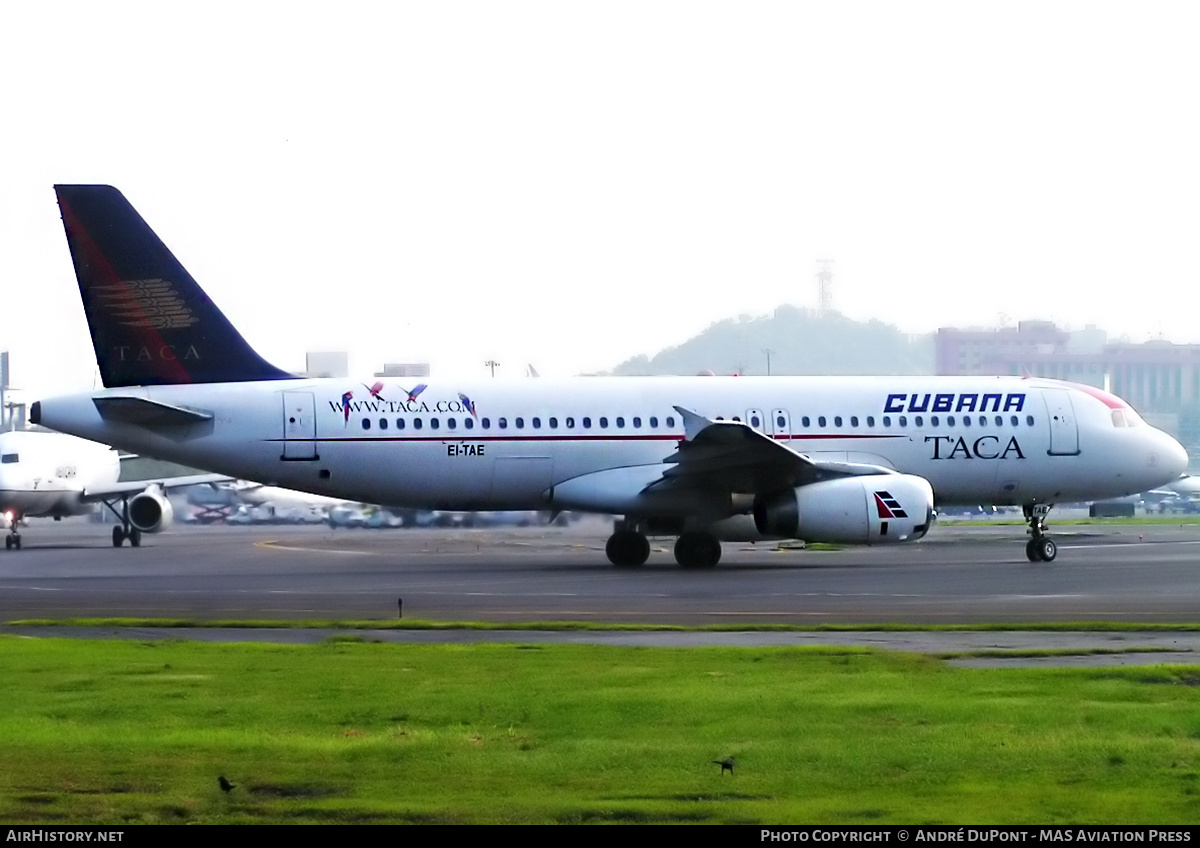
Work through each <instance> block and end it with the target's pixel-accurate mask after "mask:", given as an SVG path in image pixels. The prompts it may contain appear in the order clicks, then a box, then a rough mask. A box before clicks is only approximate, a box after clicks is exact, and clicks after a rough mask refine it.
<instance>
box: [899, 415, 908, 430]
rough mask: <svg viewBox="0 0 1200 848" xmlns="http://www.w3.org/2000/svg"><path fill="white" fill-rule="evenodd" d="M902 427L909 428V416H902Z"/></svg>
mask: <svg viewBox="0 0 1200 848" xmlns="http://www.w3.org/2000/svg"><path fill="white" fill-rule="evenodd" d="M900 426H901V427H907V426H908V416H906V415H901V416H900Z"/></svg>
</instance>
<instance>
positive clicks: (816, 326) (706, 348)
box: [612, 305, 933, 376]
mask: <svg viewBox="0 0 1200 848" xmlns="http://www.w3.org/2000/svg"><path fill="white" fill-rule="evenodd" d="M768 349H769V350H770V351H771V373H772V374H775V375H779V374H835V375H836V374H932V373H933V336H932V335H917V336H913V335H909V334H907V333H902V332H900V330H899V329H897V328H896V327H893V326H892V325H890V324H885V323H883V322H882V321H866V322H863V321H854V320H852V319H850V318H847V317H845V316H844V315H839V314H837V313H832V314H825V315H818V314H816V313H815V312H813V311H811V310H808V309H800V308H798V307H795V306H786V305H785V306H780V307H779V308H777V309H776V310H775V312H774V314H772V315H761V316H750V315H742V316H740V317H738V318H729V319H726V320H724V321H719V322H717V323H716V324H713V325H712V326H711V327H709V328H708V329H706V330H705V331H704V332H702V333H700V334H699V335H698V336H695V337H694V338H691V339H689V340H688V341H686V342H684V343H683V344H681V345H677V346H675V347H669V348H666V349H665V350H662V351H660V352H659V353H657V354H654V355H653V356H652V357H651V356H646V355H641V356H635V357H633V358H632V359H628V360H626V361H625V362H622V363H621V364H620V365H618V366H617V367H616V368H614V369H613V370H612V373H613V374H614V375H617V376H645V375H658V374H684V375H686V374H696V373H698V372H700V371H701V370H703V369H706V368H707V369H711V370H712V371H713V372H714V373H716V374H742V375H754V374H766V373H767V354H766V353H765V351H766V350H768Z"/></svg>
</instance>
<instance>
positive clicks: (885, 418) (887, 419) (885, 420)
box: [883, 415, 892, 427]
mask: <svg viewBox="0 0 1200 848" xmlns="http://www.w3.org/2000/svg"><path fill="white" fill-rule="evenodd" d="M883 426H884V427H891V426H892V418H891V416H890V415H885V416H883Z"/></svg>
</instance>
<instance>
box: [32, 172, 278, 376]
mask: <svg viewBox="0 0 1200 848" xmlns="http://www.w3.org/2000/svg"><path fill="white" fill-rule="evenodd" d="M54 190H55V192H57V194H58V206H59V209H60V210H61V211H62V218H63V227H64V228H65V229H66V231H67V244H68V245H69V246H70V248H71V259H72V260H73V261H74V263H75V276H76V277H77V278H78V280H79V293H80V295H82V297H83V309H84V312H85V313H87V321H88V327H89V329H90V330H91V332H92V344H93V346H94V347H95V349H96V362H97V363H98V364H99V365H100V376H101V378H102V379H103V380H104V385H105V387H107V388H114V387H118V386H156V385H165V384H177V383H240V382H248V381H252V380H285V379H291V378H293V376H294V375H292V374H289V373H287V372H286V371H282V370H280V369H279V368H276V367H275V366H274V365H271V364H270V363H269V362H267V361H266V360H265V359H263V358H262V357H261V356H259V355H258V354H257V353H256V352H255V351H254V349H253V348H251V347H250V345H248V344H247V343H246V340H245V339H243V338H242V336H241V334H240V333H239V332H238V331H237V330H236V329H234V327H233V325H232V324H230V323H229V319H228V318H226V317H225V316H224V315H223V314H222V313H221V310H220V309H218V308H217V307H216V305H215V304H214V303H213V302H212V301H211V300H209V299H208V295H206V294H205V293H204V291H203V290H202V289H201V288H200V286H199V285H197V283H196V281H195V280H193V279H192V275H191V274H189V273H188V272H187V270H186V269H185V268H184V267H183V266H182V265H180V264H179V260H177V259H176V258H175V257H174V256H173V255H172V254H171V251H169V250H168V249H167V246H166V245H164V244H163V243H162V241H161V240H160V239H159V237H158V236H157V235H155V234H154V231H153V230H152V229H150V226H149V225H148V224H147V223H146V222H145V221H144V220H142V216H141V215H139V214H138V213H137V210H136V209H134V208H133V206H131V205H130V204H129V201H128V200H126V199H125V197H124V196H123V195H122V194H121V192H119V191H117V190H116V189H115V188H113V187H112V186H102V185H60V186H55V187H54Z"/></svg>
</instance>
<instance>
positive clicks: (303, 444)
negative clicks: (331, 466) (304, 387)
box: [280, 392, 317, 460]
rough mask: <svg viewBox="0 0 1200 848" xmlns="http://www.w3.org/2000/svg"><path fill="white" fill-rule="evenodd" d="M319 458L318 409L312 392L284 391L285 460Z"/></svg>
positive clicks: (283, 457)
mask: <svg viewBox="0 0 1200 848" xmlns="http://www.w3.org/2000/svg"><path fill="white" fill-rule="evenodd" d="M316 458H317V410H316V404H315V402H314V401H313V394H312V392H284V393H283V456H282V457H280V459H285V460H311V459H316Z"/></svg>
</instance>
